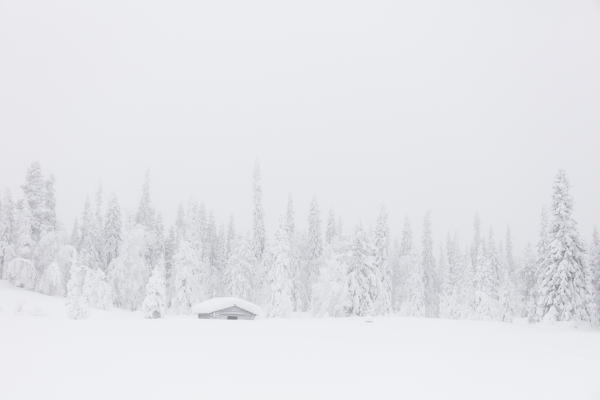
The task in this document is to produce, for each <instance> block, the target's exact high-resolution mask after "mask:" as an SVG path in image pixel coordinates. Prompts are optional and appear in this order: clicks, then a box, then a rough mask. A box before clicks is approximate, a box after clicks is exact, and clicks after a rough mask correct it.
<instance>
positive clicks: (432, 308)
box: [421, 213, 440, 318]
mask: <svg viewBox="0 0 600 400" xmlns="http://www.w3.org/2000/svg"><path fill="white" fill-rule="evenodd" d="M422 246H423V247H422V249H421V265H422V269H423V279H424V286H425V314H426V316H428V317H433V318H435V317H438V316H439V313H440V311H439V305H440V302H439V296H438V295H439V289H438V287H439V285H438V281H437V276H436V273H435V272H436V268H435V257H434V255H433V237H432V234H431V214H429V213H427V214H426V215H425V219H424V220H423V242H422Z"/></svg>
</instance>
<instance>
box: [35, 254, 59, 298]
mask: <svg viewBox="0 0 600 400" xmlns="http://www.w3.org/2000/svg"><path fill="white" fill-rule="evenodd" d="M37 290H38V291H39V292H41V293H44V294H49V295H51V296H64V294H65V287H64V276H63V271H62V270H61V268H60V265H59V264H58V262H56V261H53V262H51V263H50V264H49V265H48V266H47V267H46V269H45V270H44V273H43V274H42V276H41V277H40V280H39V282H38V285H37Z"/></svg>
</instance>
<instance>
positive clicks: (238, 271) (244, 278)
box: [225, 236, 254, 299]
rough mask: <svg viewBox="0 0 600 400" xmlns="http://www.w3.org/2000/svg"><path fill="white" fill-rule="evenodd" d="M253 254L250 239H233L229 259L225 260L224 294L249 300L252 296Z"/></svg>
mask: <svg viewBox="0 0 600 400" xmlns="http://www.w3.org/2000/svg"><path fill="white" fill-rule="evenodd" d="M253 265H254V253H253V249H252V240H251V238H246V237H237V236H236V237H235V238H234V239H233V240H232V250H231V257H229V259H228V260H227V268H226V273H225V294H226V295H227V296H233V297H239V298H242V299H250V298H252V297H253V294H252V276H251V273H252V270H253Z"/></svg>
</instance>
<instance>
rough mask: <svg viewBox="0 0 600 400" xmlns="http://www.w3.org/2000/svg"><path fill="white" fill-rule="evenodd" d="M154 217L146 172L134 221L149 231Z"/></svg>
mask: <svg viewBox="0 0 600 400" xmlns="http://www.w3.org/2000/svg"><path fill="white" fill-rule="evenodd" d="M154 218H155V214H154V208H153V207H152V201H151V200H150V173H149V172H146V176H145V179H144V185H143V186H142V196H141V197H140V203H139V205H138V209H137V213H136V216H135V222H136V223H137V224H139V225H141V226H143V227H145V228H146V229H147V230H149V231H151V230H152V229H153V227H154V222H155V219H154Z"/></svg>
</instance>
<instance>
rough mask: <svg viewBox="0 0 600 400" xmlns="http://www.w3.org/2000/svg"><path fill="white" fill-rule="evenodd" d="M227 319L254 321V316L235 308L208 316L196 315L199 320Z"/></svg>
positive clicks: (225, 309)
mask: <svg viewBox="0 0 600 400" xmlns="http://www.w3.org/2000/svg"><path fill="white" fill-rule="evenodd" d="M228 317H234V318H235V319H238V320H251V319H254V317H255V315H254V314H252V313H250V312H248V311H246V310H244V309H242V308H239V307H237V306H234V307H228V308H224V309H223V310H218V311H215V312H212V313H210V314H198V318H200V319H228Z"/></svg>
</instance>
